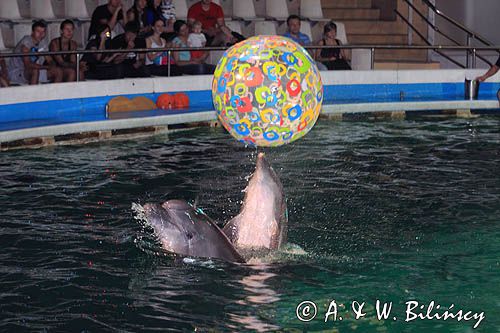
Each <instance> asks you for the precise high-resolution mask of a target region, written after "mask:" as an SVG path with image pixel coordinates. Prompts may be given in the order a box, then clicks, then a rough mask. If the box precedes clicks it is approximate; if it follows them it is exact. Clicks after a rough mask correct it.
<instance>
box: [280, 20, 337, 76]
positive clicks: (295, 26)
mask: <svg viewBox="0 0 500 333" xmlns="http://www.w3.org/2000/svg"><path fill="white" fill-rule="evenodd" d="M286 25H287V27H288V30H287V32H285V33H284V34H283V36H284V37H287V38H290V39H291V40H293V41H295V42H296V43H298V44H300V45H302V46H309V45H311V39H310V38H309V36H308V35H306V34H304V33H302V32H300V25H301V23H300V17H299V16H297V15H290V16H288V18H287V19H286ZM316 66H317V67H318V69H319V70H320V71H323V70H327V68H326V66H325V65H323V64H322V63H321V62H318V61H316Z"/></svg>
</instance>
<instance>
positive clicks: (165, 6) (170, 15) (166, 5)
mask: <svg viewBox="0 0 500 333" xmlns="http://www.w3.org/2000/svg"><path fill="white" fill-rule="evenodd" d="M160 7H161V13H162V15H163V20H164V21H165V33H167V34H170V33H173V32H174V23H175V6H174V3H173V1H172V0H162V1H161V6H160ZM174 35H175V33H174ZM174 37H175V36H174ZM172 38H173V37H172ZM167 41H168V39H167Z"/></svg>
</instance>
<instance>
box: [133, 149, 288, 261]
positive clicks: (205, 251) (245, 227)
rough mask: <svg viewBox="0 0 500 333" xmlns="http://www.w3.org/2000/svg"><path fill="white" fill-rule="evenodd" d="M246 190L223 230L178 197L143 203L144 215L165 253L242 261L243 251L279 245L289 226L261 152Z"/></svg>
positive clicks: (276, 184) (280, 191) (279, 189)
mask: <svg viewBox="0 0 500 333" xmlns="http://www.w3.org/2000/svg"><path fill="white" fill-rule="evenodd" d="M245 192H246V193H245V198H244V201H243V205H242V208H241V211H240V213H239V214H238V215H237V216H236V217H234V218H233V219H232V220H231V221H229V222H228V223H227V224H226V226H225V227H224V229H223V230H221V229H220V228H219V227H218V226H217V225H216V224H215V222H213V221H212V220H211V219H210V218H209V217H208V216H207V215H205V214H204V213H202V212H200V211H199V210H196V209H194V208H193V207H192V206H191V205H189V204H188V203H187V202H186V201H183V200H170V201H166V202H165V203H163V204H162V205H159V204H145V205H144V207H143V210H144V215H145V217H146V220H147V221H148V224H149V225H151V227H152V228H153V229H154V231H155V234H156V235H157V237H158V238H159V240H160V242H161V244H162V247H163V248H164V249H165V250H166V251H169V252H172V253H177V254H180V255H184V256H194V257H205V258H218V259H223V260H226V261H230V262H238V263H243V262H245V259H244V258H243V257H242V256H241V253H243V252H247V251H249V250H250V251H252V250H276V249H278V248H280V246H281V245H282V244H283V243H284V242H286V237H287V225H288V216H287V206H286V201H285V197H284V194H283V186H282V184H281V181H280V180H279V178H278V176H277V175H276V172H275V171H274V170H273V168H272V167H271V165H270V164H269V163H268V162H267V160H266V159H265V155H264V154H263V153H260V154H259V155H258V156H257V164H256V168H255V172H254V173H253V175H252V177H251V178H250V181H249V183H248V186H247V188H246V191H245Z"/></svg>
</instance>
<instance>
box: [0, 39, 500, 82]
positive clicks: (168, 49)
mask: <svg viewBox="0 0 500 333" xmlns="http://www.w3.org/2000/svg"><path fill="white" fill-rule="evenodd" d="M228 48H229V47H225V46H218V47H204V48H194V47H182V48H173V47H166V48H154V49H147V48H140V49H114V50H74V51H50V52H31V53H13V52H3V53H2V52H0V58H13V57H29V56H37V57H44V56H54V55H76V56H77V59H80V57H81V56H83V55H85V54H113V53H150V52H167V53H168V61H167V68H168V76H170V69H171V66H172V63H171V56H172V52H182V51H193V50H198V51H224V50H227V49H228ZM305 48H306V49H307V50H317V49H348V50H353V49H365V50H369V51H370V57H371V69H374V65H375V52H376V50H433V51H436V52H438V53H440V52H441V51H443V50H461V51H468V52H471V53H472V55H473V57H477V51H486V50H489V51H499V50H500V46H479V47H478V46H459V45H380V44H366V45H336V46H330V45H328V46H320V45H317V46H307V47H305ZM80 62H81V60H80V61H77V62H76V65H75V67H76V68H75V69H76V74H77V81H79V72H80ZM474 63H475V60H474ZM457 65H459V66H460V67H462V68H464V67H463V66H461V64H459V63H458V64H457Z"/></svg>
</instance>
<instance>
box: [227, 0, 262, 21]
mask: <svg viewBox="0 0 500 333" xmlns="http://www.w3.org/2000/svg"><path fill="white" fill-rule="evenodd" d="M233 19H242V20H245V21H259V20H260V21H262V20H264V18H259V17H257V15H256V14H255V5H254V3H253V1H249V0H233Z"/></svg>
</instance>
